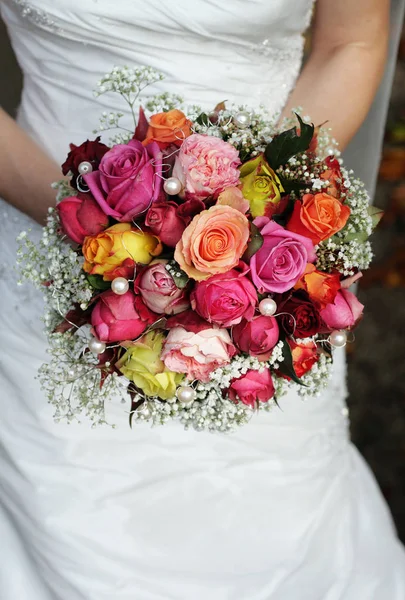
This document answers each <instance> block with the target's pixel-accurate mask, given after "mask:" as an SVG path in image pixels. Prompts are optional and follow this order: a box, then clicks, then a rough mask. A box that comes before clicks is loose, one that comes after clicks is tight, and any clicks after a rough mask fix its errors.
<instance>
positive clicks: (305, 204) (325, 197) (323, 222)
mask: <svg viewBox="0 0 405 600" xmlns="http://www.w3.org/2000/svg"><path fill="white" fill-rule="evenodd" d="M349 215H350V208H349V207H348V206H346V205H345V204H342V203H341V202H340V201H339V200H337V199H336V198H334V197H333V196H330V195H329V194H326V193H325V192H322V193H320V194H315V195H314V194H305V195H304V196H303V198H302V203H301V202H296V203H295V205H294V211H293V213H292V215H291V217H290V220H289V221H288V223H287V229H288V230H289V231H294V232H295V233H298V234H300V235H304V236H306V237H308V238H310V239H311V240H312V242H313V243H314V244H319V242H321V241H322V240H326V239H328V238H330V237H332V235H334V234H335V233H337V232H338V231H340V230H341V229H343V227H344V226H345V225H346V222H347V219H348V218H349Z"/></svg>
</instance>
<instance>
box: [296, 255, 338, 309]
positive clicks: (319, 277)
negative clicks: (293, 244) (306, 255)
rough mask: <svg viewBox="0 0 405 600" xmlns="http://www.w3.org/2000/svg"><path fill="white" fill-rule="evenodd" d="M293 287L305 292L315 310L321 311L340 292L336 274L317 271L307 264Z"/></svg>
mask: <svg viewBox="0 0 405 600" xmlns="http://www.w3.org/2000/svg"><path fill="white" fill-rule="evenodd" d="M294 287H295V289H296V290H305V291H306V292H307V293H308V295H309V297H310V299H311V300H312V302H313V303H314V304H315V305H316V306H317V308H318V309H319V310H322V309H323V308H325V306H327V305H328V304H330V303H331V302H333V301H334V300H335V298H336V294H337V293H338V291H339V290H340V277H339V274H338V273H335V274H331V273H323V272H322V271H318V270H317V269H315V266H314V265H313V264H311V263H308V264H307V268H306V270H305V273H304V275H303V276H302V277H301V279H300V280H299V281H298V282H297V283H296V284H295V286H294Z"/></svg>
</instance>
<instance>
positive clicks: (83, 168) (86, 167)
mask: <svg viewBox="0 0 405 600" xmlns="http://www.w3.org/2000/svg"><path fill="white" fill-rule="evenodd" d="M92 170H93V165H92V164H91V162H88V161H87V160H84V161H83V162H81V163H80V164H79V168H78V171H79V173H80V175H87V173H91V172H92Z"/></svg>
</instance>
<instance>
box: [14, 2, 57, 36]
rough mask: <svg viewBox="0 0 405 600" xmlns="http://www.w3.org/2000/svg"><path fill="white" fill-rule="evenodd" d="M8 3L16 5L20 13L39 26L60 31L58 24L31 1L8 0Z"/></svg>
mask: <svg viewBox="0 0 405 600" xmlns="http://www.w3.org/2000/svg"><path fill="white" fill-rule="evenodd" d="M9 3H10V4H12V5H14V6H16V8H17V9H18V10H19V12H20V15H21V16H22V17H23V18H25V19H27V20H28V21H30V23H33V24H34V25H38V26H39V27H44V28H46V29H50V30H51V31H55V32H57V31H61V28H60V27H59V25H58V24H57V23H56V21H54V20H53V19H52V18H51V17H50V16H49V15H48V13H47V12H46V11H45V10H43V9H42V8H37V7H36V6H35V5H34V4H32V3H31V2H26V0H9Z"/></svg>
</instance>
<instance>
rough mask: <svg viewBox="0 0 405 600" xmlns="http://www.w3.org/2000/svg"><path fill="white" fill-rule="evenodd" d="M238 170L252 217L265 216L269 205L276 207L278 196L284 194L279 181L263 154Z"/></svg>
mask: <svg viewBox="0 0 405 600" xmlns="http://www.w3.org/2000/svg"><path fill="white" fill-rule="evenodd" d="M239 170H240V180H241V183H242V193H243V196H244V197H245V198H246V200H248V201H249V204H250V212H251V213H252V217H254V218H255V217H262V216H264V215H266V208H267V206H268V205H269V204H272V205H276V204H278V203H279V202H280V198H281V196H280V194H281V192H284V189H283V186H282V185H281V181H280V180H279V178H278V177H277V175H276V174H275V172H274V171H273V169H272V168H271V167H270V166H269V164H268V163H267V162H266V159H265V158H264V156H263V154H260V155H259V156H257V157H256V158H252V160H248V161H247V162H246V163H245V164H243V165H242V166H241V167H240V169H239Z"/></svg>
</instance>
